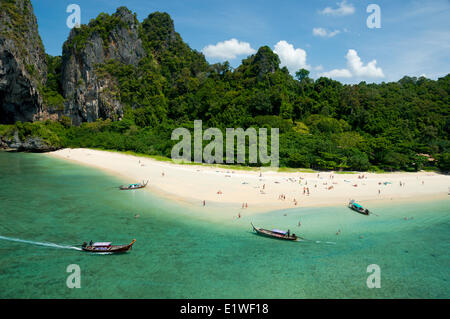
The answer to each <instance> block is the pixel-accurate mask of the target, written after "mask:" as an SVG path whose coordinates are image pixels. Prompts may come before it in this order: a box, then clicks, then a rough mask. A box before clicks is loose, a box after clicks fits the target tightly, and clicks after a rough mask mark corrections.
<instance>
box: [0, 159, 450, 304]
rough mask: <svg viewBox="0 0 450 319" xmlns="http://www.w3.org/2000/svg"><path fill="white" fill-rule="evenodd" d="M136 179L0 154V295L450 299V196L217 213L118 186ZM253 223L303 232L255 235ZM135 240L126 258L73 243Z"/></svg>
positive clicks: (134, 297) (74, 297)
mask: <svg viewBox="0 0 450 319" xmlns="http://www.w3.org/2000/svg"><path fill="white" fill-rule="evenodd" d="M132 182H136V181H127V180H124V179H123V178H120V177H117V176H111V175H108V174H107V173H105V172H103V171H100V170H96V169H94V168H90V167H86V166H82V165H77V164H74V163H71V162H68V161H65V160H62V159H57V158H53V157H50V156H48V155H46V154H30V153H14V152H0V298H1V299H10V298H44V299H49V298H58V299H60V298H63V299H65V298H67V299H79V298H82V299H91V298H126V299H128V298H133V299H136V298H138V299H139V298H157V299H167V298H169V299H170V298H206V299H209V298H224V299H228V298H237V299H241V298H283V299H302V298H333V299H334V298H336V299H340V298H358V299H360V298H445V299H447V298H449V297H450V285H449V280H450V255H449V251H450V205H449V204H450V199H446V198H443V199H442V200H434V201H431V200H428V201H417V200H415V201H414V202H407V201H402V202H393V201H392V202H391V201H386V202H379V203H376V204H373V205H372V206H371V207H369V209H370V210H371V211H373V212H374V213H375V214H376V215H371V216H364V215H360V214H357V213H355V212H353V211H351V210H349V209H348V208H347V207H346V206H340V207H320V208H307V207H304V208H296V209H289V210H279V211H272V212H269V213H261V214H256V215H255V214H253V215H248V216H247V215H246V214H245V213H244V212H243V213H242V217H241V218H234V217H233V218H232V217H230V218H214V216H215V214H216V213H217V212H216V211H215V208H213V207H211V208H209V207H208V206H206V207H202V205H201V203H199V205H198V207H195V206H192V205H183V204H182V203H179V202H174V201H171V200H169V199H167V198H163V197H161V196H159V195H156V194H152V193H151V192H149V191H148V190H133V191H119V190H118V188H117V186H119V185H121V184H127V183H132ZM449 198H450V196H449ZM325 200H326V199H325ZM230 209H231V208H230ZM238 212H239V207H238V209H237V210H236V215H237V213H238ZM231 215H232V214H231ZM231 215H230V216H231ZM136 216H138V218H136ZM251 223H253V224H254V225H256V226H259V227H264V228H267V229H272V228H277V229H285V230H287V229H289V230H290V232H291V233H296V234H297V235H299V236H301V237H302V238H303V239H302V240H301V241H297V242H288V241H282V240H276V239H271V238H266V237H261V236H259V235H256V234H255V233H254V232H253V231H252V227H251ZM133 239H136V243H135V244H134V246H133V249H132V250H131V251H129V252H127V253H124V254H101V255H98V254H92V253H87V252H83V251H81V250H80V245H81V244H82V243H83V242H84V241H86V242H89V241H90V240H92V241H94V242H95V241H108V242H112V243H113V244H126V243H129V242H131V241H132V240H133ZM74 269H75V270H74ZM74 276H75V277H74ZM75 284H76V285H75ZM78 287H79V288H78Z"/></svg>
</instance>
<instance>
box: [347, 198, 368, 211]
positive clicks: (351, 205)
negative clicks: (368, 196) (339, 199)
mask: <svg viewBox="0 0 450 319" xmlns="http://www.w3.org/2000/svg"><path fill="white" fill-rule="evenodd" d="M348 208H350V209H352V210H354V211H355V212H358V213H360V214H363V215H369V214H370V211H369V210H368V209H366V208H364V207H362V206H361V205H360V204H358V203H357V202H355V200H354V199H352V200H351V201H350V202H349V203H348Z"/></svg>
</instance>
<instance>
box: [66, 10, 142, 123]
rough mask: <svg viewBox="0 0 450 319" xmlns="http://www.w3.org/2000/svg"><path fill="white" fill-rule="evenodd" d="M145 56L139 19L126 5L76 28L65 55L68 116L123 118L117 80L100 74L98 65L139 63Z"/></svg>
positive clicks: (78, 119)
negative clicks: (98, 74) (116, 62)
mask: <svg viewBox="0 0 450 319" xmlns="http://www.w3.org/2000/svg"><path fill="white" fill-rule="evenodd" d="M144 56H145V51H144V49H143V47H142V41H141V40H140V38H139V22H138V21H137V19H136V16H135V15H134V14H132V13H131V11H129V10H128V9H127V8H125V7H121V8H119V9H117V11H116V13H114V14H112V15H111V16H110V15H107V14H101V15H99V17H97V19H95V20H92V21H91V22H90V23H89V25H82V26H81V27H80V28H74V29H72V31H71V33H70V36H69V39H68V40H67V41H66V42H65V43H64V46H63V57H62V89H63V94H64V98H65V99H66V101H67V102H66V104H65V110H64V113H65V115H67V116H69V117H71V118H72V120H73V123H74V124H79V123H81V122H85V121H88V122H91V121H95V120H96V119H98V118H111V119H115V120H117V119H120V118H121V116H122V114H123V105H122V104H121V103H120V101H119V98H118V96H117V83H116V80H115V79H114V78H112V77H107V76H106V77H105V76H103V77H99V76H97V74H96V68H97V66H98V65H100V64H103V63H105V62H107V61H108V60H116V61H119V62H121V63H124V64H131V65H134V66H137V65H138V63H139V61H140V60H141V59H142V58H143V57H144Z"/></svg>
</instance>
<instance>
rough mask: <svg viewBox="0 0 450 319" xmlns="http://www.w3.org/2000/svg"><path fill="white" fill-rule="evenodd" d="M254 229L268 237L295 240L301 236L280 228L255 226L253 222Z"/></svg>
mask: <svg viewBox="0 0 450 319" xmlns="http://www.w3.org/2000/svg"><path fill="white" fill-rule="evenodd" d="M252 227H253V230H254V231H255V232H256V233H257V234H258V235H262V236H266V237H271V238H276V239H283V240H291V241H295V240H298V238H299V237H297V236H296V235H295V234H292V235H291V234H290V233H289V231H284V230H279V229H272V230H268V229H264V228H260V227H255V226H254V225H253V224H252Z"/></svg>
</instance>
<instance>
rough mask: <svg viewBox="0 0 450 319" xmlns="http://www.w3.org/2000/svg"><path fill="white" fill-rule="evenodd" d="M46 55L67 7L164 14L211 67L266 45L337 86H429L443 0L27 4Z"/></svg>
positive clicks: (448, 58) (438, 68)
mask: <svg viewBox="0 0 450 319" xmlns="http://www.w3.org/2000/svg"><path fill="white" fill-rule="evenodd" d="M31 2H32V4H33V7H34V11H35V14H36V16H37V19H38V23H39V32H40V34H41V37H42V40H43V42H44V46H45V48H46V51H47V53H49V54H51V55H60V54H61V51H62V44H63V42H64V41H65V40H66V39H67V36H68V34H69V31H70V30H69V28H68V27H67V26H66V20H67V17H68V16H69V13H66V8H67V6H68V5H69V4H78V5H79V6H80V8H81V22H82V23H83V24H85V23H88V22H89V20H90V19H92V18H95V17H96V16H97V15H98V14H99V13H100V12H106V13H114V12H115V10H116V8H117V7H120V6H127V7H128V8H129V9H130V10H132V11H133V12H136V13H137V15H138V19H139V20H140V21H142V20H143V19H144V18H146V17H147V16H148V14H150V13H151V12H154V11H163V12H167V13H169V14H170V15H171V17H172V19H173V20H174V22H175V28H176V31H177V32H178V33H180V35H181V36H182V38H183V39H184V41H186V42H187V43H188V44H189V45H190V46H191V48H193V49H196V50H198V51H202V52H203V53H204V54H205V55H206V57H207V60H208V61H209V62H211V63H214V62H219V61H224V60H228V61H229V62H230V63H231V65H232V66H234V67H236V66H238V65H239V64H240V62H241V60H242V59H244V58H246V57H247V56H248V55H249V54H251V53H252V52H254V51H255V50H257V49H258V48H259V47H260V46H263V45H268V46H269V47H271V48H272V49H273V50H275V51H276V52H277V53H278V54H279V56H280V58H281V60H282V64H283V65H286V66H287V67H288V68H289V70H290V71H291V72H292V73H294V72H295V71H296V70H297V69H298V68H300V67H305V68H307V69H309V70H310V71H311V76H312V77H313V78H317V77H319V76H329V77H332V78H333V79H336V80H339V81H341V82H343V83H358V82H360V81H362V80H364V81H367V82H376V83H379V82H383V81H385V82H389V81H397V80H399V79H400V78H402V77H403V76H404V75H409V76H422V75H424V76H426V77H428V78H432V79H436V78H438V77H441V76H444V75H446V74H447V73H450V1H449V0H422V1H416V0H370V1H366V0H331V1H330V0H314V1H311V0H309V1H306V0H278V1H273V0H270V1H266V0H258V1H256V0H227V1H217V0H147V1H144V0H129V1H119V0H89V1H88V0H69V1H66V0H58V1H55V0H32V1H31ZM369 4H377V5H378V6H379V8H380V9H381V28H372V29H371V28H368V26H367V23H366V20H367V18H368V17H369V16H370V15H371V13H368V12H366V9H367V7H368V6H369Z"/></svg>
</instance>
